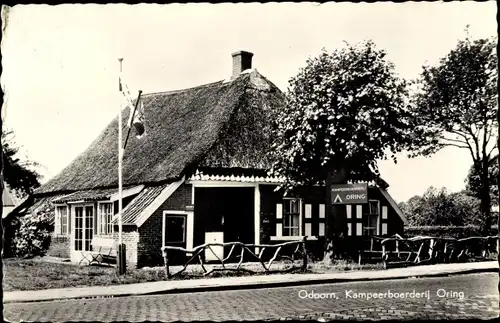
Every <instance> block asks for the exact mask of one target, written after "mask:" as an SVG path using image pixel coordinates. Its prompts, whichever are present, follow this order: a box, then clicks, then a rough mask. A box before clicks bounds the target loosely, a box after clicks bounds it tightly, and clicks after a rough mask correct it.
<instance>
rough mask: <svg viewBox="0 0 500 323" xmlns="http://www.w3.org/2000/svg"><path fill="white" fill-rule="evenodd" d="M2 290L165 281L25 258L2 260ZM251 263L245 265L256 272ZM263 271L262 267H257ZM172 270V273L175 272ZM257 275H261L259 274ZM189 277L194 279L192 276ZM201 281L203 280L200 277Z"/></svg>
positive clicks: (320, 269)
mask: <svg viewBox="0 0 500 323" xmlns="http://www.w3.org/2000/svg"><path fill="white" fill-rule="evenodd" d="M3 265H4V267H3V268H4V279H3V290H4V291H7V292H8V291H19V290H41V289H49V288H68V287H88V286H107V285H119V284H132V283H145V282H152V281H162V280H165V272H164V270H163V268H162V267H155V268H147V269H130V268H129V269H127V273H126V274H125V275H123V276H119V275H117V273H116V268H112V267H98V266H78V265H73V264H68V263H49V262H43V261H40V260H38V261H35V260H26V259H4V260H3ZM254 266H255V265H254V264H248V266H245V267H246V268H248V269H252V270H256V269H257V267H258V266H257V267H254ZM260 268H262V267H260ZM382 268H383V267H382V265H379V264H375V265H370V264H367V265H361V266H360V265H358V264H355V263H350V262H347V261H340V262H338V263H336V264H333V265H324V264H321V263H314V264H310V265H308V272H309V273H329V272H339V271H349V270H373V269H382ZM172 269H173V270H171V273H173V272H176V271H177V270H178V269H174V268H172ZM188 272H191V273H193V272H198V273H199V272H201V268H193V269H192V270H189V269H188ZM260 274H263V272H261V273H260ZM247 275H251V274H250V273H246V272H215V273H213V274H211V275H210V276H208V277H227V276H247ZM186 278H188V277H187V276H176V277H175V278H173V279H186ZM191 278H193V277H192V276H191ZM199 278H203V277H199Z"/></svg>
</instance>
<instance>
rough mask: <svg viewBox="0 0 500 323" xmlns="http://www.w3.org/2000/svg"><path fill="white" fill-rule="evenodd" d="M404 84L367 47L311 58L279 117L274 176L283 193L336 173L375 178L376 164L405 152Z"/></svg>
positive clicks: (365, 44)
mask: <svg viewBox="0 0 500 323" xmlns="http://www.w3.org/2000/svg"><path fill="white" fill-rule="evenodd" d="M406 96H407V89H406V84H405V81H404V80H403V79H401V78H399V77H398V76H397V75H396V73H395V71H394V65H393V64H392V63H390V62H388V61H387V60H386V52H385V51H384V50H380V49H377V48H376V46H375V44H374V43H373V42H371V41H367V42H363V43H360V44H358V45H355V46H353V45H349V44H347V46H346V47H345V48H342V49H338V50H334V51H333V52H331V53H328V52H327V51H326V50H323V51H322V52H321V54H320V55H319V56H318V57H315V58H310V59H308V60H307V62H306V66H305V67H304V68H302V69H300V71H299V73H298V75H297V76H295V77H293V78H292V79H291V80H290V81H289V88H288V91H287V93H286V99H287V102H286V103H287V104H286V105H285V107H284V108H283V109H281V110H277V111H276V113H277V117H276V120H277V125H276V129H275V133H274V138H275V142H274V143H273V148H274V152H275V156H274V157H275V158H274V160H275V162H274V165H273V168H272V173H273V174H274V175H277V176H280V177H283V178H284V179H285V181H286V184H285V186H286V188H293V187H296V186H299V185H311V184H318V183H320V184H321V183H324V181H325V177H326V175H327V172H328V171H330V170H331V169H332V168H338V167H339V165H342V166H343V167H345V168H347V172H348V178H349V180H352V181H370V180H375V179H378V178H379V171H378V167H377V160H380V159H387V158H389V157H392V158H393V159H394V160H396V157H395V154H396V153H397V152H400V151H402V150H403V149H404V147H405V146H406V145H407V142H408V138H409V136H408V132H409V130H410V125H409V116H408V111H407V106H406Z"/></svg>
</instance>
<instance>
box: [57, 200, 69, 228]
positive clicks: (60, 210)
mask: <svg viewBox="0 0 500 323" xmlns="http://www.w3.org/2000/svg"><path fill="white" fill-rule="evenodd" d="M56 221H57V225H56V230H57V231H56V234H59V235H64V234H68V222H69V219H68V207H67V206H66V205H64V206H57V207H56Z"/></svg>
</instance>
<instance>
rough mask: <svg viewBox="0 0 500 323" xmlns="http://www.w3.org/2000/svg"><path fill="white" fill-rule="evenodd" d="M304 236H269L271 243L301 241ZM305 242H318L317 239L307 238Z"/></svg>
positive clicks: (313, 237)
mask: <svg viewBox="0 0 500 323" xmlns="http://www.w3.org/2000/svg"><path fill="white" fill-rule="evenodd" d="M303 239H304V236H271V241H295V240H303ZM307 240H308V241H310V240H318V237H315V236H308V237H307Z"/></svg>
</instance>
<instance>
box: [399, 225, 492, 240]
mask: <svg viewBox="0 0 500 323" xmlns="http://www.w3.org/2000/svg"><path fill="white" fill-rule="evenodd" d="M480 232H481V230H480V228H479V226H475V225H467V226H412V227H405V229H404V235H405V236H406V237H415V236H432V237H441V238H456V239H461V238H467V237H474V236H482V234H481V233H480ZM488 234H489V235H497V234H498V230H497V229H496V228H492V229H491V231H490V232H489V233H488Z"/></svg>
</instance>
